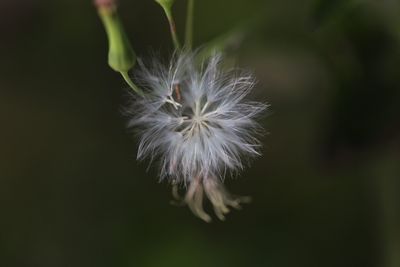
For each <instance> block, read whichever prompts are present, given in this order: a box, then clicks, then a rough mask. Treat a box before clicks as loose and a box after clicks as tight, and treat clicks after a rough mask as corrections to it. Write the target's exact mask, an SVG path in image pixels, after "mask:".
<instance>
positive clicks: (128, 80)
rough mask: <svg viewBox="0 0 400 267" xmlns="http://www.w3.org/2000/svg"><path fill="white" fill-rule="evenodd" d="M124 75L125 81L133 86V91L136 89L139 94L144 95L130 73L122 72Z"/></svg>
mask: <svg viewBox="0 0 400 267" xmlns="http://www.w3.org/2000/svg"><path fill="white" fill-rule="evenodd" d="M120 73H121V75H122V77H123V78H124V80H125V82H126V83H127V84H128V85H129V87H130V88H132V90H133V91H135V92H136V93H137V94H138V95H140V96H144V93H143V91H142V90H141V89H139V87H137V86H136V85H135V84H134V83H133V81H132V80H131V78H130V77H129V75H128V72H120Z"/></svg>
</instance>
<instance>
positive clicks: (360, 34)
mask: <svg viewBox="0 0 400 267" xmlns="http://www.w3.org/2000/svg"><path fill="white" fill-rule="evenodd" d="M120 2H121V5H120V13H121V17H122V19H123V21H124V23H125V27H126V30H127V32H128V34H129V36H130V38H131V40H132V43H133V46H134V48H135V51H136V52H137V54H138V55H139V56H141V57H144V58H146V57H148V56H149V55H150V54H151V53H153V52H154V51H156V52H157V53H159V54H160V55H161V56H162V57H167V56H168V54H169V53H170V51H171V48H172V44H171V40H170V36H169V32H168V26H167V24H166V21H165V18H164V16H163V13H162V10H161V9H160V8H159V7H158V6H157V5H156V4H155V3H154V2H153V1H151V0H121V1H120ZM196 2H197V3H196V4H197V8H196V11H195V15H196V25H195V42H196V44H197V45H199V44H202V43H204V42H206V41H208V40H210V39H212V38H215V37H217V36H219V35H220V34H223V33H224V32H226V31H229V30H230V29H232V28H234V27H235V26H236V25H238V24H240V23H242V22H246V21H249V20H253V19H254V18H259V19H257V23H253V24H252V27H251V28H249V29H248V32H247V34H246V38H245V39H244V40H243V42H241V43H240V44H237V45H236V46H235V49H234V50H231V51H230V52H229V53H228V54H227V57H228V60H229V61H231V62H232V61H233V60H235V62H236V63H237V64H239V65H240V66H241V67H243V68H245V69H250V70H253V71H254V72H255V73H256V75H257V77H258V80H259V82H258V86H257V89H256V92H255V94H254V97H255V98H257V99H260V100H262V101H268V103H270V104H271V108H270V111H269V113H268V116H266V117H265V118H263V119H262V121H261V123H262V125H263V126H264V127H265V128H266V129H267V131H268V132H269V134H268V135H267V136H266V137H265V138H264V139H263V143H264V149H263V151H264V155H263V156H262V157H261V158H259V159H258V160H256V161H255V162H254V164H253V165H252V167H251V168H248V169H247V170H245V172H244V173H243V174H242V175H241V176H239V177H238V178H235V179H227V182H226V184H227V187H228V188H229V190H230V191H232V192H234V193H237V194H242V195H251V196H253V199H254V201H253V203H252V204H250V205H247V206H246V207H245V208H244V209H243V210H242V211H234V212H232V213H231V214H230V215H229V216H228V219H227V221H226V222H219V221H214V222H213V223H211V224H206V223H204V222H202V221H200V220H199V219H197V218H195V217H194V216H193V215H192V214H191V213H190V211H189V209H187V208H179V207H175V206H172V205H170V204H169V200H170V199H171V196H170V188H169V187H168V185H167V184H166V183H158V182H157V171H156V170H155V169H151V170H150V171H149V172H146V167H147V164H146V163H138V162H136V160H135V153H136V146H137V144H136V141H135V140H134V139H133V138H132V137H131V136H129V134H128V133H127V132H126V130H125V128H124V125H125V119H124V118H122V116H121V115H120V111H119V110H120V105H121V103H123V102H124V91H125V89H126V85H125V84H124V83H123V81H122V79H121V78H120V76H119V75H118V74H117V73H114V72H112V71H111V70H110V69H109V68H108V66H107V64H106V53H107V52H106V51H107V42H106V36H105V34H104V30H103V28H102V25H101V23H100V21H99V19H98V17H97V14H96V12H95V9H94V7H93V5H92V2H91V1H89V0H85V1H84V0H57V1H49V0H47V1H45V0H43V1H38V0H36V1H35V0H18V1H16V0H0V60H1V61H0V62H1V63H0V122H1V124H0V127H1V128H0V266H4V267H13V266H21V267H23V266H40V267H53V266H58V267H63V266H74V267H79V266H82V267H90V266H96V267H102V266H113V267H116V266H118V267H119V266H135V267H136V266H139V267H164V266H165V267H169V266H173V267H187V266H190V267H197V266H199V267H204V266H207V267H214V266H218V267H224V266H229V267H242V266H246V267H247V266H251V267H253V266H254V267H258V266H268V267H269V266H271V267H272V266H273V267H288V266H290V267H303V266H304V267H314V266H315V267H321V266H323V267H369V266H371V267H372V266H373V267H375V266H376V267H380V266H382V267H399V266H400V218H399V217H400V216H399V215H400V211H399V209H400V195H399V193H400V182H399V179H400V119H399V117H400V3H399V2H398V1H396V0H386V1H372V0H370V1H367V0H365V1H361V0H359V1H357V0H354V1H353V0H347V1H345V0H342V1H331V0H304V1H303V0H301V1H298V0H283V1H282V0H246V1H240V0H229V1H228V0H218V1H216V0H201V1H200V0H198V1H196ZM174 11H175V14H176V20H177V24H178V30H179V31H180V32H183V30H184V29H183V27H182V25H184V11H185V1H184V0H177V5H176V6H175V9H174Z"/></svg>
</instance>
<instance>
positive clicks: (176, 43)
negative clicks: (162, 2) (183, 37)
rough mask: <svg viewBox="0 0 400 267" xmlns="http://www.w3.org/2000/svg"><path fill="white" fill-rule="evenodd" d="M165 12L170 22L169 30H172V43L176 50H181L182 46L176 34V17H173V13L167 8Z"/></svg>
mask: <svg viewBox="0 0 400 267" xmlns="http://www.w3.org/2000/svg"><path fill="white" fill-rule="evenodd" d="M164 11H165V15H166V16H167V19H168V22H169V28H170V30H171V36H172V41H173V43H174V46H175V49H176V50H180V49H181V44H180V42H179V38H178V34H177V32H176V25H175V20H174V17H173V16H172V12H171V10H170V9H167V8H164Z"/></svg>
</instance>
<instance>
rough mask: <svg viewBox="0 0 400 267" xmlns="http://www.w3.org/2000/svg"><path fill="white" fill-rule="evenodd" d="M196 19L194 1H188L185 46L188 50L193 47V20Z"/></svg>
mask: <svg viewBox="0 0 400 267" xmlns="http://www.w3.org/2000/svg"><path fill="white" fill-rule="evenodd" d="M193 18H194V0H188V6H187V15H186V33H185V46H186V48H187V49H188V50H192V47H193V20H194V19H193Z"/></svg>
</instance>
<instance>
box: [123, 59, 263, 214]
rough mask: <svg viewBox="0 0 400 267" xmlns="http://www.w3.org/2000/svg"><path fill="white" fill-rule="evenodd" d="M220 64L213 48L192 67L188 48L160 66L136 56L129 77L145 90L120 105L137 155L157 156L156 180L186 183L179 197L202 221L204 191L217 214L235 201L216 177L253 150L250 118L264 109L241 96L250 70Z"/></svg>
mask: <svg viewBox="0 0 400 267" xmlns="http://www.w3.org/2000/svg"><path fill="white" fill-rule="evenodd" d="M220 65H221V57H220V56H218V55H217V56H214V57H212V58H211V59H210V60H209V61H207V62H203V63H202V64H201V65H200V66H199V65H197V64H196V60H195V54H179V55H176V56H175V57H174V59H173V60H172V61H171V62H170V63H169V65H167V66H166V65H164V64H162V63H160V62H159V61H158V60H156V59H155V60H153V62H152V63H151V64H150V65H145V64H143V63H142V62H140V70H139V71H138V72H137V73H136V80H137V81H138V83H139V84H141V86H142V87H143V88H144V89H145V92H146V93H145V96H144V97H141V98H135V99H133V101H132V102H131V104H130V105H129V106H128V107H127V109H126V113H127V114H128V115H129V118H130V119H129V122H128V127H129V128H133V129H135V132H136V133H137V134H138V135H139V147H138V154H137V158H138V159H140V160H143V159H146V158H148V159H150V162H153V161H155V160H157V161H158V162H159V164H160V178H161V179H168V180H169V181H170V182H173V183H175V184H184V185H186V186H187V188H188V189H187V194H186V197H185V202H186V203H188V205H189V207H190V208H191V209H192V211H193V212H194V213H195V214H196V215H198V216H199V217H200V218H202V219H203V220H205V221H208V220H209V217H208V215H207V214H205V213H204V211H203V209H202V202H203V193H204V194H205V196H206V197H207V198H208V199H210V201H211V202H212V204H213V206H214V210H215V213H216V214H217V216H218V217H219V218H220V219H223V217H224V216H223V215H224V214H225V213H227V212H228V211H229V209H228V208H227V206H232V207H235V208H237V207H239V202H240V201H238V200H234V199H233V198H232V197H230V195H229V194H228V193H227V192H226V191H225V190H224V189H223V186H222V182H221V179H222V178H223V177H224V176H225V174H226V173H236V172H238V171H240V170H242V169H243V168H244V165H245V162H246V160H247V159H250V158H253V157H255V156H258V155H260V142H259V141H258V139H257V136H258V135H259V133H260V130H261V127H260V126H259V124H258V123H257V122H256V120H255V119H256V118H257V116H258V115H259V114H260V113H261V112H262V111H263V110H264V109H265V108H266V105H265V104H263V103H259V102H252V101H248V100H247V99H246V97H247V96H248V94H249V93H250V91H251V90H252V88H253V87H254V84H255V80H254V78H253V76H252V75H251V74H248V73H244V72H243V71H238V70H231V71H227V72H224V71H222V70H221V66H220ZM203 191H204V192H203Z"/></svg>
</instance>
